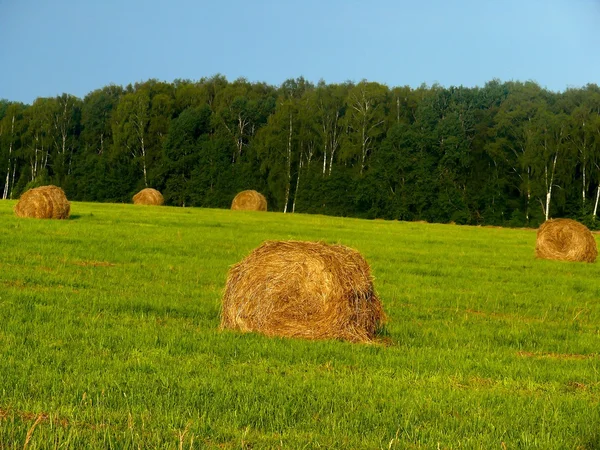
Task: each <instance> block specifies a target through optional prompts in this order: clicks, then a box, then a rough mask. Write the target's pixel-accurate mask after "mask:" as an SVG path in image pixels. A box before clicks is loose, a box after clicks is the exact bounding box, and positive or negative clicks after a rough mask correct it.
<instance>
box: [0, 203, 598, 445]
mask: <svg viewBox="0 0 600 450" xmlns="http://www.w3.org/2000/svg"><path fill="white" fill-rule="evenodd" d="M14 204H15V202H12V201H2V202H0V449H12V448H24V447H26V448H29V449H33V448H36V449H37V448H72V449H80V448H265V447H266V448H278V447H281V448H368V449H373V448H386V449H387V448H509V449H510V448H516V447H520V448H547V449H555V448H589V449H592V448H599V447H600V407H599V406H600V405H599V401H600V356H599V349H600V300H599V299H600V277H599V276H598V275H599V272H600V266H599V265H598V264H582V263H564V262H555V261H543V260H536V259H535V257H534V247H535V232H533V231H531V230H510V229H499V228H477V227H459V226H452V225H434V224H423V223H405V222H384V221H362V220H355V219H343V218H332V217H323V216H307V215H289V214H288V215H283V214H277V213H254V212H231V211H225V210H209V209H189V208H187V209H185V208H170V207H142V206H133V205H115V204H91V203H73V204H72V208H71V210H72V214H73V216H72V218H71V219H70V220H66V221H49V220H35V219H19V218H17V217H15V216H14V215H13V212H12V207H13V206H14ZM266 239H302V240H304V239H307V240H323V241H326V242H330V243H341V244H345V245H348V246H351V247H353V248H356V249H357V250H359V251H360V252H361V253H362V254H363V255H364V256H365V258H366V259H367V261H369V263H370V264H371V268H372V272H373V275H374V277H375V286H376V289H377V290H378V293H379V295H380V297H381V299H382V301H383V304H384V308H385V310H386V312H387V314H388V315H389V319H390V321H389V324H388V325H387V327H386V330H385V335H384V336H382V338H383V340H384V341H385V342H386V343H387V344H385V345H383V344H381V345H356V344H349V343H344V342H337V341H326V342H309V341H302V340H293V339H272V338H271V339H270V338H266V337H263V336H260V335H255V334H239V333H235V332H220V331H218V329H217V327H218V324H219V308H220V298H221V294H222V291H223V287H224V283H225V279H226V275H227V270H228V268H229V266H230V265H232V264H234V263H235V262H237V261H239V260H240V259H242V258H243V257H244V256H245V255H247V254H248V252H249V251H250V250H251V249H253V248H254V247H256V246H258V245H259V244H260V243H261V242H262V241H264V240H266Z"/></svg>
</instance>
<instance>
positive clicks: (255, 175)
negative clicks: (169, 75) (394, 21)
mask: <svg viewBox="0 0 600 450" xmlns="http://www.w3.org/2000/svg"><path fill="white" fill-rule="evenodd" d="M45 184H55V185H58V186H61V187H62V188H63V189H64V190H65V192H66V193H67V196H68V198H69V199H71V200H76V201H98V202H130V201H131V197H132V195H133V194H134V193H136V192H137V191H139V190H140V189H142V188H144V187H153V188H156V189H158V190H160V191H161V192H162V193H163V195H164V197H165V201H166V203H167V204H170V205H178V206H201V207H218V208H227V207H229V205H230V204H231V200H232V199H233V197H234V195H235V194H236V193H237V192H239V191H241V190H244V189H256V190H258V191H260V192H262V193H263V194H264V195H265V196H266V197H267V199H268V202H269V209H270V210H275V211H282V212H305V213H321V214H330V215H343V216H354V217H364V218H383V219H399V220H426V221H429V222H455V223H460V224H491V225H503V226H537V225H538V224H539V223H541V222H542V221H544V220H545V219H547V218H549V217H570V218H574V219H577V220H580V221H582V222H584V223H586V224H588V225H590V226H594V225H595V223H596V217H597V213H598V203H599V199H600V88H599V87H598V86H597V85H594V84H590V85H587V86H586V87H583V88H577V89H567V90H566V91H564V92H559V93H557V92H551V91H548V90H546V89H543V88H541V87H540V86H539V85H538V84H536V83H534V82H515V81H510V82H504V83H502V82H500V81H498V80H492V81H490V82H488V83H486V84H485V86H483V87H475V88H466V87H462V86H461V87H448V88H445V87H442V86H439V85H433V86H425V85H422V86H421V87H419V88H415V89H413V88H410V87H407V86H404V87H393V88H390V87H388V86H386V85H383V84H380V83H376V82H369V81H361V82H359V83H352V82H347V83H342V84H326V83H324V82H319V83H318V84H316V85H315V84H313V83H310V82H308V81H306V80H305V79H303V78H297V79H289V80H287V81H285V82H284V83H283V84H282V85H281V86H278V87H275V86H271V85H268V84H265V83H251V82H248V81H247V80H245V79H237V80H235V81H233V82H229V81H228V80H227V79H226V78H224V77H223V76H220V75H216V76H213V77H210V78H203V79H201V80H199V81H190V80H176V81H174V82H173V83H165V82H161V81H157V80H148V81H146V82H143V83H136V84H134V85H128V86H126V87H122V86H115V85H109V86H106V87H103V88H101V89H98V90H95V91H93V92H90V93H89V94H88V95H86V96H85V98H83V99H80V98H77V97H75V96H72V95H69V94H63V95H61V96H57V97H55V98H38V99H36V100H35V101H34V102H33V104H31V105H26V104H22V103H18V102H10V101H7V100H2V101H0V192H2V198H3V199H7V198H18V197H19V195H20V194H21V193H23V192H24V191H26V190H27V189H29V188H31V187H35V186H39V185H45Z"/></svg>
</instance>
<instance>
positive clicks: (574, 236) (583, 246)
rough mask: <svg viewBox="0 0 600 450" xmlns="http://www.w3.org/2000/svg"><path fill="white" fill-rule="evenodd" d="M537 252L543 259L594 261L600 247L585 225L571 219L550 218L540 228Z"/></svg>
mask: <svg viewBox="0 0 600 450" xmlns="http://www.w3.org/2000/svg"><path fill="white" fill-rule="evenodd" d="M535 254H536V256H537V257H538V258H543V259H556V260H559V261H583V262H594V261H596V256H598V249H597V247H596V240H595V239H594V236H593V235H592V233H591V232H590V230H589V229H588V228H587V227H586V226H585V225H583V224H581V223H579V222H577V221H575V220H571V219H550V220H547V221H545V222H544V223H543V224H542V225H540V227H539V228H538V231H537V241H536V246H535Z"/></svg>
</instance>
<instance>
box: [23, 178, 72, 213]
mask: <svg viewBox="0 0 600 450" xmlns="http://www.w3.org/2000/svg"><path fill="white" fill-rule="evenodd" d="M70 213H71V204H70V203H69V201H68V200H67V196H66V195H65V191H63V190H62V189H61V188H59V187H57V186H53V185H49V186H40V187H37V188H33V189H29V190H28V191H27V192H25V193H24V194H23V195H21V198H19V201H18V202H17V204H16V205H15V214H16V215H17V216H18V217H33V218H36V219H67V218H68V217H69V214H70Z"/></svg>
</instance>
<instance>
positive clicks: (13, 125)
mask: <svg viewBox="0 0 600 450" xmlns="http://www.w3.org/2000/svg"><path fill="white" fill-rule="evenodd" d="M14 132H15V115H14V114H13V117H12V125H11V129H10V143H9V144H8V168H7V169H6V183H5V184H4V192H2V199H3V200H6V199H7V198H8V190H9V188H8V186H9V185H10V163H11V155H12V145H13V135H14Z"/></svg>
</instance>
